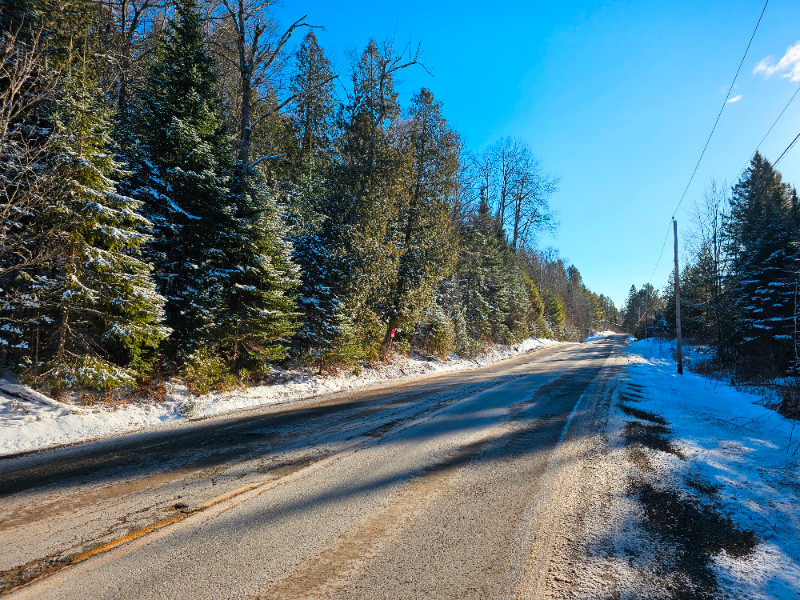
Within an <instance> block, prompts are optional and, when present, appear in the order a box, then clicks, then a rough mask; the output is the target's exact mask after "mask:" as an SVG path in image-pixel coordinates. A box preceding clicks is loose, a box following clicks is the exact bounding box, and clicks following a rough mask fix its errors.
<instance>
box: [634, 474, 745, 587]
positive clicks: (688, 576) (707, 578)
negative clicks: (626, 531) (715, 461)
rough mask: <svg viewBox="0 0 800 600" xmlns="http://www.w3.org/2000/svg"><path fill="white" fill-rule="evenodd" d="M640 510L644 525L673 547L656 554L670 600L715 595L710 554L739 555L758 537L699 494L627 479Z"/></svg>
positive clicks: (715, 585)
mask: <svg viewBox="0 0 800 600" xmlns="http://www.w3.org/2000/svg"><path fill="white" fill-rule="evenodd" d="M632 488H633V493H634V495H635V496H636V497H637V499H638V500H639V502H640V503H641V505H642V508H643V510H644V523H643V525H644V527H645V529H646V530H647V531H649V532H650V533H652V534H654V535H656V536H658V537H659V538H660V539H661V540H662V541H663V542H665V543H666V544H668V545H669V546H670V547H671V548H672V549H673V550H674V551H673V552H672V553H670V555H669V556H660V557H659V561H660V562H661V563H662V564H660V565H659V566H658V569H659V570H661V571H662V574H663V575H664V576H665V579H666V580H667V581H668V584H667V588H668V590H669V593H670V597H671V598H673V599H674V600H689V599H701V600H706V599H708V600H711V599H712V598H717V597H719V593H718V592H719V590H718V586H717V581H716V578H715V576H714V572H713V570H712V557H713V555H715V554H719V553H720V552H723V551H724V552H726V553H727V554H728V555H730V556H734V557H741V556H745V555H747V554H749V553H751V552H752V551H753V549H754V548H755V547H756V545H757V544H758V543H759V540H758V538H757V537H756V535H755V534H754V533H753V532H752V531H748V530H742V529H739V528H738V527H736V525H735V524H734V523H733V521H731V520H730V519H729V518H728V517H725V516H723V515H722V514H721V513H720V512H719V511H717V510H716V509H715V508H713V507H711V506H708V505H706V504H703V503H701V502H700V501H699V500H697V499H695V498H692V497H689V496H685V495H682V494H680V493H678V492H676V491H675V490H671V489H667V488H662V487H659V486H654V485H652V484H650V483H646V482H641V481H637V482H632Z"/></svg>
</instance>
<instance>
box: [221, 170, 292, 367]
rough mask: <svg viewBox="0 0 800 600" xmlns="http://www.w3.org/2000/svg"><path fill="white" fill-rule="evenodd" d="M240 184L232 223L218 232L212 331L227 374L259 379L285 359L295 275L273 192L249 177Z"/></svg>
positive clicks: (252, 176)
mask: <svg viewBox="0 0 800 600" xmlns="http://www.w3.org/2000/svg"><path fill="white" fill-rule="evenodd" d="M245 185H247V188H246V189H244V190H238V189H237V190H235V191H236V192H238V193H237V194H236V195H235V199H236V205H235V208H236V210H235V218H234V219H232V220H231V221H230V222H229V223H227V224H226V231H225V232H224V238H223V252H224V254H223V257H224V263H223V264H222V265H221V266H220V267H219V268H218V270H217V272H216V275H217V277H218V279H219V281H220V284H219V290H220V293H219V298H218V301H219V305H218V306H217V307H216V310H215V314H216V316H215V323H214V327H213V329H212V331H213V339H214V343H216V344H217V345H219V348H220V350H221V352H222V353H223V354H224V355H225V357H226V358H227V359H228V365H229V367H230V368H231V369H233V370H234V371H236V372H238V371H239V370H240V369H247V370H248V371H251V372H255V373H256V374H263V373H264V372H265V371H266V368H267V366H268V364H269V363H271V362H275V361H278V360H281V359H283V358H285V356H286V353H287V343H288V341H289V339H290V338H291V336H292V334H293V333H294V331H295V330H296V324H295V317H296V313H295V299H294V294H293V292H294V289H295V288H296V287H297V280H298V273H297V268H296V267H295V266H294V264H292V262H291V258H290V255H291V246H290V245H289V244H288V243H286V242H285V241H284V240H283V239H282V236H283V232H282V225H283V224H282V222H281V215H280V212H279V210H278V206H277V202H276V201H275V193H274V192H271V191H270V189H269V188H268V187H267V185H266V183H265V182H264V181H263V179H260V178H258V177H257V176H256V175H255V174H250V175H249V176H248V177H247V179H246V180H245Z"/></svg>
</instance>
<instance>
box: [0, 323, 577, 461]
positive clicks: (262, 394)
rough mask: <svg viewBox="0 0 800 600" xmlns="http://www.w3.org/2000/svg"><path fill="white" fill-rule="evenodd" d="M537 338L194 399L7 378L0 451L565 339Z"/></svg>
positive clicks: (177, 390) (492, 358)
mask: <svg viewBox="0 0 800 600" xmlns="http://www.w3.org/2000/svg"><path fill="white" fill-rule="evenodd" d="M561 343H562V342H556V341H553V340H548V339H541V338H529V339H526V340H524V341H522V342H520V343H518V344H515V345H513V346H495V347H492V348H491V349H489V350H488V351H486V352H485V353H483V354H482V355H480V356H478V357H476V358H472V359H459V358H457V357H455V356H452V357H451V358H450V359H449V360H447V361H433V360H425V359H423V358H421V357H418V356H412V357H396V358H395V360H394V361H393V362H392V363H390V364H387V365H381V366H378V367H375V368H367V369H364V370H363V371H362V372H361V373H360V374H359V375H354V374H352V373H348V374H340V375H336V376H312V375H309V374H308V373H303V372H299V371H298V372H283V373H282V374H283V375H284V376H285V379H286V380H285V381H284V382H283V383H275V384H270V385H261V386H255V387H251V388H245V389H242V390H235V391H230V392H223V393H212V394H208V395H205V396H200V397H192V396H189V394H188V393H187V391H186V387H185V386H182V385H170V386H169V389H168V392H167V394H166V397H165V399H164V401H163V402H159V403H155V402H153V403H146V402H145V403H135V404H121V405H113V406H94V407H82V406H75V405H69V404H62V403H59V402H56V401H54V400H52V399H51V398H48V397H47V396H45V395H44V394H40V393H38V392H36V391H34V390H32V389H30V388H27V387H25V386H22V385H18V384H12V383H9V382H7V381H5V380H3V379H0V456H3V455H8V454H15V453H17V452H25V451H29V450H38V449H42V448H47V447H51V446H57V445H62V444H69V443H74V442H81V441H86V440H90V439H95V438H100V437H105V436H110V435H119V434H122V433H129V432H132V431H137V430H141V429H146V428H157V427H164V426H169V425H170V424H177V423H181V422H185V421H187V420H188V419H190V418H199V417H210V416H215V415H221V414H225V413H230V412H234V411H237V410H241V409H246V408H254V407H258V406H264V405H268V404H277V403H282V402H290V401H296V400H301V399H304V398H309V397H312V396H317V395H320V394H326V393H332V392H338V391H342V390H355V389H363V388H367V387H370V386H374V385H378V384H380V383H383V382H386V381H390V380H395V379H400V378H403V379H413V378H417V377H422V376H425V375H427V374H431V373H447V372H453V371H465V370H469V369H474V368H477V367H481V366H484V365H487V364H490V363H493V362H497V361H499V360H503V359H506V358H511V357H513V356H516V355H518V354H523V353H526V352H530V351H531V350H535V349H538V348H544V347H547V346H554V345H558V344H561Z"/></svg>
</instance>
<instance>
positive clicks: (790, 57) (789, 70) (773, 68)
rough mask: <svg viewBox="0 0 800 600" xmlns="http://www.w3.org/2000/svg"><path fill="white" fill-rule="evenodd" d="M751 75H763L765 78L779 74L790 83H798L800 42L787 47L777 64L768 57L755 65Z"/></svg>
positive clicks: (799, 75) (799, 78) (799, 79)
mask: <svg viewBox="0 0 800 600" xmlns="http://www.w3.org/2000/svg"><path fill="white" fill-rule="evenodd" d="M753 73H764V75H765V76H766V77H770V76H771V75H774V74H775V73H780V75H781V77H786V78H787V79H790V80H792V81H800V42H796V43H795V44H794V45H792V46H789V48H788V49H787V50H786V54H784V55H783V58H781V59H780V60H779V61H778V62H777V63H776V62H775V59H773V58H772V57H771V56H768V57H767V58H765V59H764V60H762V61H761V62H759V63H758V64H757V65H756V68H755V69H753Z"/></svg>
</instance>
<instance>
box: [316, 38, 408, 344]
mask: <svg viewBox="0 0 800 600" xmlns="http://www.w3.org/2000/svg"><path fill="white" fill-rule="evenodd" d="M397 68H398V66H397V57H395V56H394V55H393V53H392V50H391V48H387V47H384V48H379V47H378V45H377V44H376V43H375V41H370V43H369V45H368V46H367V48H366V50H365V51H364V53H363V54H362V55H361V58H360V60H359V62H358V64H357V65H356V66H355V69H354V73H353V90H352V92H351V93H350V96H349V98H348V102H347V104H346V105H344V106H343V107H341V109H340V111H339V114H338V115H337V121H338V126H339V128H340V129H341V131H342V136H341V137H340V139H339V140H338V142H337V154H338V156H339V157H340V160H339V161H337V165H336V169H335V172H334V174H333V177H332V180H331V189H330V196H329V198H330V203H329V204H328V207H327V211H328V214H329V215H330V217H329V219H328V220H327V223H326V227H327V228H328V229H329V231H330V235H331V239H332V240H334V245H335V247H336V250H337V252H338V253H339V255H340V257H341V262H340V269H341V272H342V274H343V275H344V277H343V279H342V281H341V282H340V284H339V285H337V287H336V290H335V293H336V295H337V297H339V298H340V300H341V301H342V303H343V304H344V311H345V314H346V316H347V317H348V318H350V319H352V321H353V323H354V324H355V326H356V328H357V329H358V336H359V337H360V338H361V342H362V346H363V348H364V351H365V353H366V355H367V356H368V357H370V358H375V357H377V356H378V351H379V346H380V343H381V340H382V339H383V338H384V334H385V331H386V321H385V320H384V319H383V317H382V315H381V312H382V307H381V306H380V304H381V303H382V302H385V299H386V296H387V292H388V291H389V290H391V289H392V286H393V285H394V278H395V277H396V274H397V267H398V259H399V251H398V244H397V239H396V238H397V237H398V235H399V234H398V230H397V229H396V228H395V227H394V225H395V224H396V223H397V218H398V208H399V205H400V202H401V199H402V197H403V195H404V193H405V192H406V190H408V186H409V179H410V165H409V162H408V161H407V160H404V159H405V156H404V155H403V152H402V147H401V144H400V139H399V131H398V130H397V128H395V127H392V124H393V123H394V122H395V120H396V119H397V118H398V117H399V116H400V107H399V105H398V103H397V94H396V93H395V92H394V89H393V73H394V72H395V71H396V70H397Z"/></svg>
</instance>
